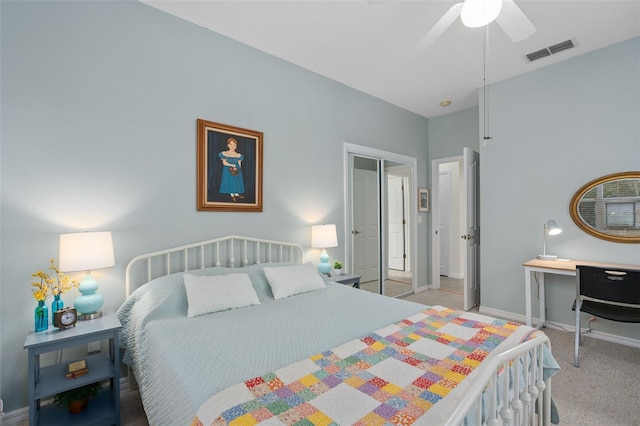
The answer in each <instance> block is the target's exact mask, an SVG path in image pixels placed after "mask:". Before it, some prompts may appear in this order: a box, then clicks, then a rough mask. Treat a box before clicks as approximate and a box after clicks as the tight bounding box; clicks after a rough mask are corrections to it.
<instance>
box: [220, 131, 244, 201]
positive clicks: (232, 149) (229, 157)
mask: <svg viewBox="0 0 640 426" xmlns="http://www.w3.org/2000/svg"><path fill="white" fill-rule="evenodd" d="M237 148H238V142H237V141H236V140H235V139H234V138H229V139H227V150H226V151H221V152H220V153H219V154H218V157H219V158H220V160H221V161H222V166H223V169H222V179H221V182H220V193H221V194H229V197H231V200H232V201H233V202H237V201H238V200H242V199H244V181H243V177H242V160H244V155H242V154H241V153H239V152H238V151H236V149H237Z"/></svg>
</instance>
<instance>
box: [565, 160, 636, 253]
mask: <svg viewBox="0 0 640 426" xmlns="http://www.w3.org/2000/svg"><path fill="white" fill-rule="evenodd" d="M618 179H640V171H632V172H621V173H614V174H611V175H606V176H602V177H599V178H597V179H594V180H592V181H591V182H589V183H587V184H586V185H584V186H583V187H582V188H580V189H579V190H578V192H576V193H575V195H574V196H573V198H572V199H571V204H570V205H569V213H570V214H571V219H573V221H574V222H575V224H576V225H578V227H579V228H580V229H582V230H583V231H584V232H586V233H587V234H589V235H591V236H594V237H596V238H600V239H602V240H607V241H613V242H615V243H640V237H621V236H618V235H609V234H606V233H604V232H601V231H598V230H597V229H595V228H592V227H591V226H589V225H587V224H586V223H585V222H584V221H583V220H582V218H581V217H580V213H578V204H579V203H580V200H581V199H582V197H583V196H584V194H586V193H587V192H588V191H590V190H591V189H593V188H595V187H596V186H598V185H601V184H603V183H606V182H611V181H613V180H618Z"/></svg>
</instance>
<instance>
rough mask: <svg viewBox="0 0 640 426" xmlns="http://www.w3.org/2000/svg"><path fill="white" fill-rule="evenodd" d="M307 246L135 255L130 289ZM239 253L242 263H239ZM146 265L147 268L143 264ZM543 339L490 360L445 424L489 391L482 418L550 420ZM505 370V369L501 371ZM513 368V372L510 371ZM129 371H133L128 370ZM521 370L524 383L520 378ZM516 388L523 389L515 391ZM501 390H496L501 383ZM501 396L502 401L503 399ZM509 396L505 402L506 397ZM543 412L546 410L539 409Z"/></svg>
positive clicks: (276, 258) (206, 244)
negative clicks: (175, 276) (484, 416)
mask: <svg viewBox="0 0 640 426" xmlns="http://www.w3.org/2000/svg"><path fill="white" fill-rule="evenodd" d="M303 255H304V254H303V250H302V247H301V246H300V245H298V244H293V243H288V242H282V241H272V240H264V239H259V238H251V237H241V236H237V235H232V236H225V237H220V238H214V239H211V240H206V241H200V242H195V243H191V244H186V245H182V246H178V247H172V248H168V249H165V250H159V251H156V252H153V253H147V254H142V255H140V256H137V257H135V258H134V259H132V260H131V261H130V262H129V264H128V265H127V269H126V273H125V274H126V277H125V281H126V295H127V297H128V296H129V295H130V294H131V292H132V291H133V290H135V288H137V287H139V286H141V285H143V284H145V283H147V282H149V281H151V280H152V279H155V278H158V277H161V276H164V275H169V274H172V273H176V272H186V271H189V270H194V269H202V268H207V267H212V266H217V267H220V266H224V267H229V268H234V267H244V266H249V265H253V264H260V263H267V262H268V263H274V262H275V263H283V262H296V263H302V261H303ZM237 259H240V265H237ZM142 265H144V266H146V268H144V269H143V268H141V266H142ZM543 345H547V346H548V347H549V349H550V348H551V343H550V341H549V338H548V337H547V336H546V335H545V334H544V333H539V334H538V335H537V336H535V337H533V338H531V339H530V340H528V341H527V342H524V343H522V344H520V345H518V346H516V347H514V348H512V349H510V350H508V351H505V352H503V353H502V354H499V355H497V356H496V357H494V358H492V359H491V360H489V361H485V362H487V364H486V365H485V366H484V368H483V370H482V371H481V372H480V374H479V375H478V376H477V377H476V378H475V379H474V383H473V384H472V385H471V387H470V388H469V390H468V392H467V394H468V395H469V397H468V398H466V399H465V400H464V401H463V402H462V403H461V404H459V405H458V406H457V408H456V409H455V410H454V411H453V413H452V414H451V417H450V418H449V420H448V421H447V425H459V424H462V423H463V421H464V419H465V417H466V416H467V415H468V414H469V413H473V412H474V411H475V418H476V419H478V418H482V413H481V410H482V396H483V394H484V393H485V391H486V392H488V395H489V400H490V407H489V413H488V418H487V420H486V422H485V423H484V424H486V425H489V426H493V425H499V424H503V425H536V424H537V425H543V426H547V425H550V424H551V382H550V379H547V380H544V378H543V368H542V366H543V361H544V351H543V348H542V347H543ZM501 371H502V374H500V372H501ZM509 371H511V374H508V372H509ZM129 373H130V374H131V372H129ZM521 375H523V380H524V383H521V382H522V380H521ZM510 380H512V384H513V389H520V388H522V389H523V391H522V392H520V393H519V394H518V395H514V394H513V392H511V391H510ZM499 382H501V384H502V391H501V393H500V395H498V383H499ZM498 401H502V403H499V402H498ZM505 401H506V404H505V403H504V402H505ZM537 413H542V415H537Z"/></svg>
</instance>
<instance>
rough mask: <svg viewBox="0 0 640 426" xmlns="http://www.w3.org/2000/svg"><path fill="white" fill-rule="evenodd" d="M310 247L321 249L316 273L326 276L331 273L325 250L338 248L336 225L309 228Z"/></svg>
mask: <svg viewBox="0 0 640 426" xmlns="http://www.w3.org/2000/svg"><path fill="white" fill-rule="evenodd" d="M311 246H312V247H313V248H321V249H322V253H320V263H319V264H318V272H320V273H321V274H324V275H327V274H328V273H329V272H331V264H330V263H329V255H328V254H327V250H325V249H327V248H329V247H337V246H338V235H337V233H336V225H334V224H328V225H314V226H312V227H311Z"/></svg>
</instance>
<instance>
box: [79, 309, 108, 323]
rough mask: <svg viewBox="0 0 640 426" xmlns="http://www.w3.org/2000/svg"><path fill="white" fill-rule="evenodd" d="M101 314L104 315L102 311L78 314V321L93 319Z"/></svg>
mask: <svg viewBox="0 0 640 426" xmlns="http://www.w3.org/2000/svg"><path fill="white" fill-rule="evenodd" d="M101 316H102V311H98V312H94V313H92V314H78V321H86V320H92V319H96V318H100V317H101Z"/></svg>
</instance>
